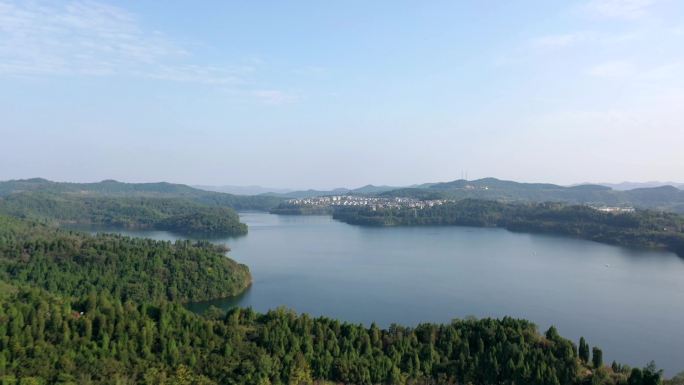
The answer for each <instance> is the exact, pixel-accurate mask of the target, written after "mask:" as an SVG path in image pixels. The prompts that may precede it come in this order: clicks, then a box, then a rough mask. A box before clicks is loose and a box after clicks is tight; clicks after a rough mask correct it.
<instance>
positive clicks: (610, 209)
mask: <svg viewBox="0 0 684 385" xmlns="http://www.w3.org/2000/svg"><path fill="white" fill-rule="evenodd" d="M453 202H455V200H453V199H431V200H421V199H415V198H401V197H367V196H358V195H330V196H319V197H309V198H298V199H290V200H288V201H287V203H288V204H289V205H291V206H299V207H313V208H325V207H370V208H371V209H373V210H377V209H388V208H413V209H424V208H428V207H434V206H440V205H443V204H446V203H453ZM589 207H591V208H592V209H594V210H597V211H601V212H605V213H613V214H622V213H633V212H634V211H635V209H634V207H631V206H628V207H617V206H592V205H589Z"/></svg>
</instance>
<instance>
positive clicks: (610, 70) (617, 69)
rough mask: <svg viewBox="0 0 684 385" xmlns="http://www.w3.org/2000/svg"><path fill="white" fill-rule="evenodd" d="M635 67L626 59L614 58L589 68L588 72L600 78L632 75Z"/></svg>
mask: <svg viewBox="0 0 684 385" xmlns="http://www.w3.org/2000/svg"><path fill="white" fill-rule="evenodd" d="M635 73H636V68H635V67H634V65H633V64H632V63H630V62H628V61H623V60H615V61H608V62H604V63H601V64H598V65H596V66H594V67H592V68H590V69H589V74H590V75H592V76H596V77H602V78H621V77H627V76H631V75H634V74H635Z"/></svg>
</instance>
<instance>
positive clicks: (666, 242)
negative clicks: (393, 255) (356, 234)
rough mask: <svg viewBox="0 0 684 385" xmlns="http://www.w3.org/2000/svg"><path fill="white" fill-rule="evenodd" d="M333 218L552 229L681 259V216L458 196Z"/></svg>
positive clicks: (342, 212)
mask: <svg viewBox="0 0 684 385" xmlns="http://www.w3.org/2000/svg"><path fill="white" fill-rule="evenodd" d="M333 218H335V219H337V220H340V221H343V222H346V223H350V224H358V225H370V226H421V225H438V226H439V225H461V226H477V227H502V228H506V229H509V230H514V231H525V232H535V233H552V234H560V235H569V236H573V237H578V238H583V239H589V240H593V241H597V242H603V243H609V244H615V245H621V246H626V247H636V248H652V249H664V250H669V251H673V252H675V253H677V254H679V255H680V256H683V257H684V217H683V216H681V215H678V214H674V213H665V212H656V211H648V210H637V211H636V212H633V213H608V212H602V211H598V210H595V209H593V208H591V207H587V206H574V205H567V204H562V203H502V202H497V201H488V200H476V199H464V200H460V201H456V202H451V203H446V204H443V205H436V206H434V207H426V208H424V209H412V208H377V209H373V208H370V207H340V208H337V209H335V211H334V212H333Z"/></svg>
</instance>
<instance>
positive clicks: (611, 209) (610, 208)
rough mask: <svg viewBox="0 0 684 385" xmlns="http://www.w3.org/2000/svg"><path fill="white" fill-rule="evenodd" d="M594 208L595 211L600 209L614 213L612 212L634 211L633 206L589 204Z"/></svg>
mask: <svg viewBox="0 0 684 385" xmlns="http://www.w3.org/2000/svg"><path fill="white" fill-rule="evenodd" d="M591 208H593V209H594V210H597V211H602V212H604V213H614V214H622V213H633V212H634V207H611V206H591Z"/></svg>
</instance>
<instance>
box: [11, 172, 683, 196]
mask: <svg viewBox="0 0 684 385" xmlns="http://www.w3.org/2000/svg"><path fill="white" fill-rule="evenodd" d="M485 178H494V179H499V180H506V181H512V182H518V183H551V182H547V181H543V180H542V181H526V180H512V179H504V178H497V177H495V176H488V177H483V178H469V179H467V180H468V181H475V180H479V179H485ZM28 179H47V180H49V181H51V182H58V183H98V182H103V181H107V180H114V181H117V182H122V183H162V182H167V183H175V184H183V185H187V186H191V187H195V188H200V189H202V188H213V189H220V188H235V189H238V190H240V189H250V188H258V189H263V190H264V192H273V193H287V192H294V191H304V190H320V191H326V190H335V189H349V190H354V189H357V188H361V187H366V186H378V187H379V186H389V187H397V188H402V187H411V186H417V185H421V184H426V183H446V182H453V181H456V180H463V179H464V178H460V177H456V178H452V179H448V180H435V181H417V182H414V183H410V184H405V185H392V184H387V183H366V184H364V185H346V186H345V185H339V186H296V187H289V186H273V185H270V184H268V183H265V184H251V185H237V184H201V183H200V184H193V183H185V182H183V181H169V180H157V179H151V180H121V179H114V178H101V179H95V180H89V179H88V180H56V179H50V178H45V177H42V176H31V177H23V178H11V179H0V182H6V181H10V180H28ZM587 184H592V185H602V186H610V187H613V188H615V187H619V186H622V185H644V187H648V186H651V185H654V186H655V185H657V186H662V185H674V186H675V187H678V188H681V187H682V186H683V185H684V182H678V181H654V180H650V181H621V182H579V183H570V184H558V185H559V186H566V187H571V186H578V185H587ZM639 187H641V186H639ZM625 189H630V188H629V187H628V188H625ZM217 191H218V190H217ZM232 193H233V194H235V193H236V192H232ZM245 195H251V194H245Z"/></svg>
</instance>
